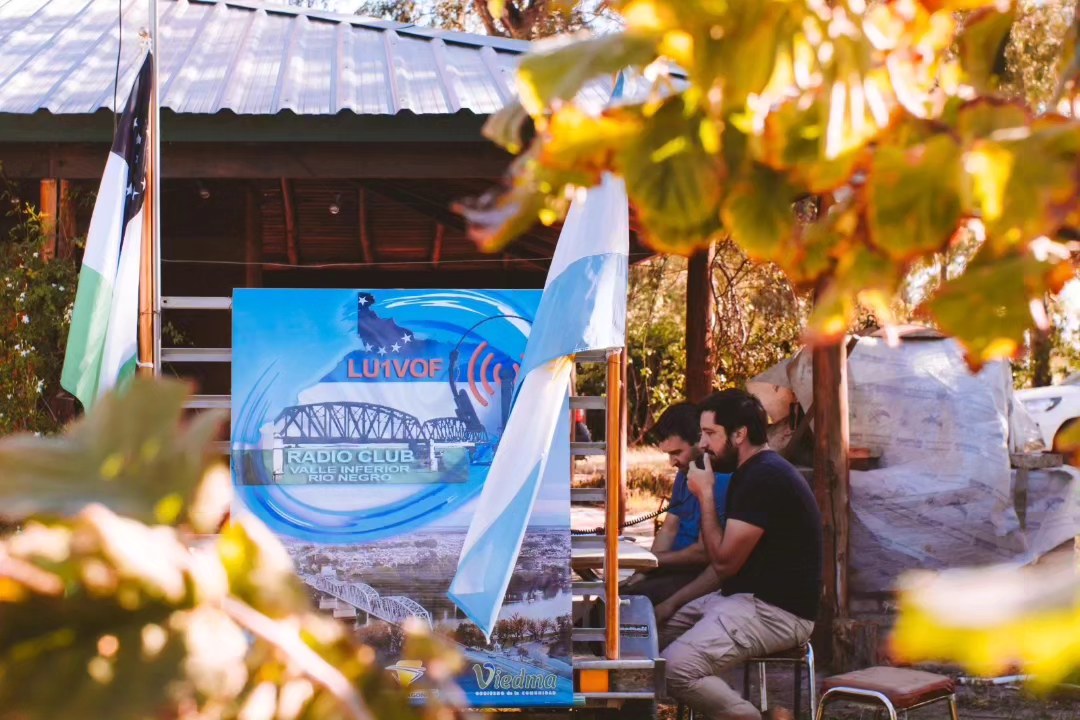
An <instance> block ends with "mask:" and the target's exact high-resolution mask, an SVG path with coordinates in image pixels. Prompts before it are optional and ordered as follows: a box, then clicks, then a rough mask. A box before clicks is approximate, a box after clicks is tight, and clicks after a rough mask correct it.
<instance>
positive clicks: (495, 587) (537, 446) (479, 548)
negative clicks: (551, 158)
mask: <svg viewBox="0 0 1080 720" xmlns="http://www.w3.org/2000/svg"><path fill="white" fill-rule="evenodd" d="M629 245H630V219H629V211H628V207H627V198H626V187H625V185H624V184H623V181H622V180H621V179H619V178H616V177H612V176H605V177H604V178H603V180H602V182H601V183H600V185H598V186H597V187H594V188H591V189H589V190H588V191H584V192H582V193H581V194H580V196H579V197H578V198H577V199H575V200H574V201H573V203H572V204H571V206H570V212H569V213H568V214H567V217H566V222H565V223H564V225H563V230H562V234H561V235H560V236H559V242H558V245H557V246H556V248H555V256H554V257H553V258H552V262H551V268H550V269H549V270H548V276H547V283H546V284H545V285H544V295H543V298H542V299H541V301H540V307H539V309H538V310H537V313H536V320H535V321H534V322H533V326H532V331H531V332H530V334H529V342H528V345H527V346H526V349H525V357H524V359H523V360H522V366H521V375H520V376H519V377H520V378H521V381H520V385H519V386H518V390H517V396H516V398H515V400H514V405H513V408H512V409H511V411H510V418H509V420H508V421H507V425H506V431H505V432H504V433H503V436H502V441H501V442H500V443H499V448H498V450H497V451H496V453H495V459H494V461H493V462H492V465H491V470H490V471H489V472H488V477H487V482H486V483H485V485H484V490H483V492H482V493H481V495H480V499H479V501H478V504H477V507H476V513H475V514H474V516H473V520H472V524H471V525H470V526H469V532H468V535H467V536H466V538H465V545H464V546H463V548H462V550H461V557H460V558H459V559H458V569H457V574H456V575H454V580H453V582H451V584H450V591H449V593H448V595H449V597H450V599H451V600H453V601H454V603H455V604H456V605H457V606H458V607H459V608H461V610H462V611H463V612H464V613H465V614H466V615H467V616H468V617H469V619H470V620H472V621H473V622H474V623H476V624H477V626H478V627H479V628H480V629H481V630H483V632H484V634H485V635H486V636H488V637H489V638H490V636H491V631H492V630H493V629H494V627H495V622H496V620H497V619H498V615H499V609H500V608H501V607H502V603H503V597H504V596H505V595H506V588H507V585H508V584H509V582H510V576H511V574H512V573H513V570H514V565H515V563H516V562H517V558H518V552H519V551H520V549H521V541H522V538H523V537H524V535H525V528H526V526H527V525H528V521H529V516H530V515H531V514H532V508H533V503H534V502H535V500H536V494H537V491H538V490H539V488H540V481H541V479H542V478H543V476H544V467H545V465H546V463H547V459H548V456H549V455H550V451H551V446H552V441H553V439H554V437H555V428H556V426H557V425H558V420H559V414H560V413H562V412H566V411H567V410H566V398H567V396H568V393H569V388H570V371H571V368H572V367H573V355H574V354H576V353H579V352H584V351H588V350H604V349H609V348H620V347H623V346H625V344H626V277H627V264H628V256H629ZM568 471H569V468H568Z"/></svg>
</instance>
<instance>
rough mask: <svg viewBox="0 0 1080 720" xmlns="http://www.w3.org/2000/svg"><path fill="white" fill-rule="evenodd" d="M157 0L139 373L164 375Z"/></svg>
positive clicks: (152, 34)
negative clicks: (162, 355) (162, 356)
mask: <svg viewBox="0 0 1080 720" xmlns="http://www.w3.org/2000/svg"><path fill="white" fill-rule="evenodd" d="M157 39H158V22H157V0H150V54H151V58H152V62H151V76H150V77H151V80H150V109H149V112H148V121H149V127H148V128H147V144H148V145H149V148H147V150H148V152H149V157H147V159H146V175H147V178H146V179H147V183H146V194H145V195H144V197H143V235H142V252H141V254H140V263H139V358H138V360H139V363H138V364H139V374H140V375H144V376H154V377H157V376H160V375H161V363H160V362H159V358H160V357H161V327H160V324H161V290H160V288H161V262H160V257H161V231H160V227H161V224H160V218H161V215H160V204H159V203H158V198H160V197H161V193H160V184H159V182H158V178H159V177H160V175H161V172H160V168H161V159H160V158H161V154H160V147H161V145H160V140H161V133H160V132H159V124H160V123H159V120H160V115H159V113H158V53H157Z"/></svg>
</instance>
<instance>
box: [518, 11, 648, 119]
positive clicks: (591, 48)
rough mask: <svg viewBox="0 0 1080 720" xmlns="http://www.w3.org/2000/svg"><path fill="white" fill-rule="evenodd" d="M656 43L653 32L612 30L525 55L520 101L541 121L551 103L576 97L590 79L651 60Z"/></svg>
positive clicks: (520, 69) (521, 75) (519, 71)
mask: <svg viewBox="0 0 1080 720" xmlns="http://www.w3.org/2000/svg"><path fill="white" fill-rule="evenodd" d="M656 43H657V38H656V36H655V35H653V34H651V33H641V32H623V33H612V34H610V35H601V36H600V37H596V38H591V39H588V40H579V41H576V42H573V43H572V44H569V45H563V46H561V47H559V48H556V49H554V50H550V51H547V52H538V53H533V54H530V55H526V56H525V57H524V58H523V59H522V60H521V64H520V65H519V66H518V75H517V78H518V90H519V97H520V98H521V103H522V105H523V106H524V107H525V109H526V110H528V112H529V114H530V115H532V116H533V117H534V118H537V119H538V122H539V118H540V117H541V116H542V115H543V113H544V112H545V111H546V110H547V109H548V108H549V107H550V106H551V105H552V103H554V102H556V101H559V100H562V101H569V100H572V99H574V97H575V96H576V95H577V94H578V92H579V91H580V90H581V88H582V87H584V86H585V83H586V82H588V81H589V80H591V79H593V78H595V77H599V76H601V75H614V74H615V73H617V72H619V71H621V70H623V69H625V68H627V67H633V66H641V65H647V64H649V63H651V62H652V61H653V60H655V59H656Z"/></svg>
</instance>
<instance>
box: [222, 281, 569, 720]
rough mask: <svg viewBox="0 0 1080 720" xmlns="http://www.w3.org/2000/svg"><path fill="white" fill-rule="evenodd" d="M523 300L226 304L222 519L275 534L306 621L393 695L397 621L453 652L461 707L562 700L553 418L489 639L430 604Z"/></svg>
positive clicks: (565, 463) (561, 476)
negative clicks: (305, 593) (371, 651)
mask: <svg viewBox="0 0 1080 720" xmlns="http://www.w3.org/2000/svg"><path fill="white" fill-rule="evenodd" d="M540 297H541V291H539V290H491V291H487V290H360V291H357V290H270V289H266V290H263V289H258V290H236V291H235V293H234V296H233V313H232V317H233V346H232V347H233V363H232V373H233V377H232V397H233V404H232V443H231V444H232V470H233V479H234V483H235V485H236V490H237V503H238V507H237V508H236V512H237V513H243V512H251V513H254V514H255V515H256V516H257V517H258V518H259V519H260V520H261V521H262V522H264V523H265V524H267V525H268V526H269V527H270V528H271V529H272V530H273V531H274V532H275V533H277V534H278V535H279V536H281V537H282V539H283V541H284V543H285V545H286V547H287V548H288V550H289V552H290V554H291V555H292V557H293V560H294V562H295V564H296V567H297V571H298V572H299V574H300V576H301V578H302V579H303V580H304V582H305V583H306V584H307V585H308V586H309V588H310V589H311V592H312V596H313V597H314V598H315V600H316V602H317V603H318V605H319V607H320V608H322V609H324V610H325V611H327V612H332V613H333V614H334V615H335V616H336V617H339V618H342V619H344V620H345V621H346V622H350V623H355V626H356V632H357V636H358V637H359V638H360V639H361V640H362V641H363V642H365V643H367V644H370V645H371V646H373V647H374V648H375V649H376V651H377V652H378V653H379V656H380V661H381V662H382V663H383V664H385V665H386V666H388V667H390V668H391V669H392V670H393V671H395V673H396V677H397V678H398V679H399V681H400V682H401V683H402V684H403V685H406V686H408V685H409V684H411V683H413V682H416V681H417V680H418V679H419V678H421V677H423V674H424V668H423V666H422V665H420V664H419V663H418V662H417V661H415V660H414V659H412V658H407V657H401V649H402V641H403V631H402V627H403V625H404V624H405V623H407V622H420V623H424V624H425V625H427V626H428V627H430V628H431V629H432V631H433V632H435V633H438V634H440V635H442V636H444V637H446V638H448V639H450V640H451V641H452V642H454V643H456V644H457V645H458V646H459V649H460V650H461V652H462V653H463V654H464V656H465V658H466V663H465V671H464V673H463V675H462V676H461V677H460V678H459V679H458V683H459V685H460V686H461V687H462V689H463V690H464V691H465V693H466V696H467V697H468V700H469V703H470V705H471V706H472V707H477V708H483V707H492V708H498V707H509V708H518V707H542V706H546V707H569V706H571V705H572V704H573V677H572V675H573V673H572V667H571V617H570V613H571V600H572V592H571V585H570V531H569V528H570V483H569V481H568V478H567V474H568V472H569V467H570V447H569V441H570V413H569V406H568V402H569V400H568V398H564V399H563V405H564V411H563V412H562V413H561V416H560V420H559V427H558V428H557V430H556V434H555V437H556V442H555V443H554V445H553V447H552V450H551V457H550V462H549V463H548V464H547V468H546V471H545V473H544V475H543V479H542V481H541V487H540V490H539V493H538V496H537V502H536V505H535V507H534V509H533V512H532V514H531V517H530V518H529V522H528V525H527V529H526V533H525V539H524V541H523V543H522V550H521V554H520V557H519V558H518V561H517V564H516V566H515V569H514V572H513V574H512V576H511V579H510V583H509V586H508V588H507V593H506V597H505V600H504V602H503V605H502V607H501V609H500V611H499V614H498V621H497V622H496V625H495V628H494V631H493V632H492V634H491V639H490V642H489V641H487V640H485V637H484V633H483V632H481V631H480V629H479V628H478V627H477V626H476V625H474V624H473V623H472V622H470V621H469V620H468V619H467V618H466V617H465V615H464V614H463V613H462V612H461V611H460V610H459V609H458V608H457V607H456V606H455V605H454V603H453V602H452V601H451V600H450V599H449V598H448V596H447V591H448V589H449V587H450V582H451V580H452V578H453V576H454V573H455V571H456V569H457V563H458V558H459V556H460V554H461V550H462V547H463V545H464V542H465V537H466V533H467V531H468V528H469V525H470V523H471V521H472V519H473V513H474V511H475V506H476V501H477V499H478V498H479V497H480V494H481V491H482V490H483V488H484V484H485V483H486V482H498V481H499V479H498V478H495V477H491V478H489V477H488V471H489V469H490V467H491V463H492V460H493V458H494V456H495V450H496V448H497V447H498V445H499V442H500V441H501V439H502V435H503V433H504V430H505V428H506V424H507V420H508V418H509V415H510V406H511V404H512V402H513V399H514V388H515V380H516V378H517V375H518V374H519V372H520V362H521V358H522V355H523V354H524V352H525V346H526V343H527V341H528V336H529V332H530V329H531V327H532V323H533V319H534V317H535V315H536V311H537V308H538V306H539V302H540Z"/></svg>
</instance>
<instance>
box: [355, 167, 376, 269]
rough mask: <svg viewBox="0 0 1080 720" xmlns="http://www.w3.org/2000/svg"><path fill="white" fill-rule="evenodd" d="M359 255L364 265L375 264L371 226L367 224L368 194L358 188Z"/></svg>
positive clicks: (365, 190)
mask: <svg viewBox="0 0 1080 720" xmlns="http://www.w3.org/2000/svg"><path fill="white" fill-rule="evenodd" d="M358 192H359V196H360V197H359V201H360V205H359V207H360V218H359V222H360V255H361V257H362V258H363V260H364V262H365V263H366V264H369V265H370V264H371V263H373V262H375V248H374V247H373V246H372V244H371V224H370V223H369V222H368V193H367V188H365V187H364V186H363V185H361V186H360V190H359V191H358Z"/></svg>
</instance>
